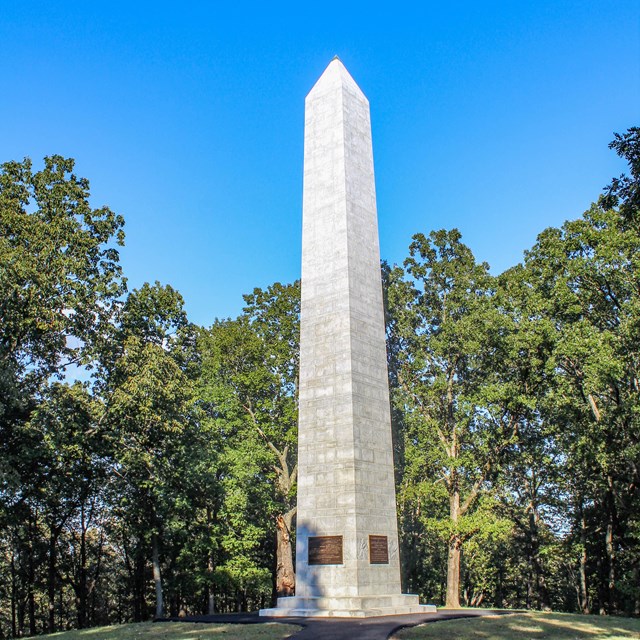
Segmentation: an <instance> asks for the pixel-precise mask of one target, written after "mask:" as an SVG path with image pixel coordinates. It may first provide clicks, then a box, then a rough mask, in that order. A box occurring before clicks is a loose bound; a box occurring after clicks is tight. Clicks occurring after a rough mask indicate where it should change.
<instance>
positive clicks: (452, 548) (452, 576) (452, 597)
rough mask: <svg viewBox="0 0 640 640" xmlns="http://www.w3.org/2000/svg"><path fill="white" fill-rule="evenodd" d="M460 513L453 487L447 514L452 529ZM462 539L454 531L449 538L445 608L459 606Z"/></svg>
mask: <svg viewBox="0 0 640 640" xmlns="http://www.w3.org/2000/svg"><path fill="white" fill-rule="evenodd" d="M459 513H460V493H459V492H458V491H457V490H456V489H454V490H453V492H452V493H451V495H450V497H449V516H450V518H451V522H452V524H453V527H454V530H455V527H456V525H457V524H458V515H459ZM461 547H462V539H461V538H460V534H458V533H457V532H454V533H452V534H451V536H450V538H449V550H448V555H447V599H446V604H445V606H446V607H447V609H459V608H460V549H461Z"/></svg>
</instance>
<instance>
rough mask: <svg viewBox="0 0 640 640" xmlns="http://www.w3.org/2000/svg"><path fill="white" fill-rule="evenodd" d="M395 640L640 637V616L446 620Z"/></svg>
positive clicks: (627, 639) (550, 615)
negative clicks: (638, 617) (637, 617)
mask: <svg viewBox="0 0 640 640" xmlns="http://www.w3.org/2000/svg"><path fill="white" fill-rule="evenodd" d="M393 637H394V639H395V640H430V639H432V638H433V639H435V638H437V640H630V639H633V640H640V620H638V619H635V618H615V617H606V616H582V615H573V614H565V613H542V612H530V613H519V614H514V615H505V616H483V617H481V618H466V619H461V620H443V621H441V622H434V623H429V624H425V625H421V626H419V627H412V628H410V629H403V630H402V631H399V632H398V633H396V634H395V635H394V636H393Z"/></svg>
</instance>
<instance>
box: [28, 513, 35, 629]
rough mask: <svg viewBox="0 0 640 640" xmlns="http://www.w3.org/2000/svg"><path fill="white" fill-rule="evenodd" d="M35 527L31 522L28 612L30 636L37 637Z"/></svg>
mask: <svg viewBox="0 0 640 640" xmlns="http://www.w3.org/2000/svg"><path fill="white" fill-rule="evenodd" d="M34 529H35V526H33V523H32V522H29V533H30V536H29V561H28V562H29V565H28V567H29V569H28V583H27V611H28V615H29V635H32V636H35V635H36V597H35V593H34V592H33V586H34V584H35V581H36V570H35V566H34V558H33V554H34V551H33V541H34V540H35V539H36V538H35V531H34Z"/></svg>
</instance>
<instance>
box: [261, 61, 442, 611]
mask: <svg viewBox="0 0 640 640" xmlns="http://www.w3.org/2000/svg"><path fill="white" fill-rule="evenodd" d="M302 236H303V239H302V300H301V318H300V324H301V335H300V387H299V393H300V416H299V435H298V438H299V440H298V465H299V472H298V513H297V530H296V540H297V545H296V595H295V596H294V597H290V598H279V599H278V604H277V607H276V608H274V609H265V610H263V611H261V612H260V613H261V615H271V616H340V617H368V616H377V615H391V614H401V613H424V612H426V611H429V610H435V607H423V606H420V605H419V603H418V596H413V595H403V594H402V593H401V587H400V564H399V558H398V533H397V516H396V500H395V485H394V471H393V449H392V442H391V421H390V409H389V388H388V378H387V360H386V344H385V326H384V312H383V302H382V284H381V273H380V250H379V245H378V225H377V212H376V195H375V184H374V174H373V152H372V145H371V122H370V116H369V102H368V100H367V98H366V97H365V96H364V94H363V93H362V91H361V90H360V88H359V87H358V86H357V85H356V83H355V82H354V80H353V78H351V76H350V75H349V73H348V72H347V70H346V69H345V68H344V66H343V65H342V63H341V62H340V61H339V60H338V59H337V58H336V59H334V60H333V61H332V62H331V63H330V64H329V66H328V67H327V69H326V70H325V72H324V73H323V74H322V76H321V78H320V79H319V80H318V82H317V83H316V85H315V86H314V87H313V89H312V90H311V92H310V93H309V95H308V96H307V98H306V101H305V146H304V195H303V231H302Z"/></svg>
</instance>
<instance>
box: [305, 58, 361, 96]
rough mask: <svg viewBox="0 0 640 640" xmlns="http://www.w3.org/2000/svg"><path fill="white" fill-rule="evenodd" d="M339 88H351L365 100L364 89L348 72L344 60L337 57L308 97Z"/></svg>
mask: <svg viewBox="0 0 640 640" xmlns="http://www.w3.org/2000/svg"><path fill="white" fill-rule="evenodd" d="M337 86H347V87H350V88H351V90H352V91H355V92H356V93H359V94H361V95H362V97H364V98H365V100H366V97H365V95H364V94H363V93H362V89H360V87H359V86H358V85H357V84H356V81H355V80H354V79H353V78H352V77H351V74H350V73H349V72H348V71H347V69H346V67H345V66H344V64H342V60H340V58H339V57H338V56H337V55H336V56H334V57H333V59H332V60H331V62H330V63H329V64H328V65H327V68H326V69H325V70H324V71H323V73H322V75H321V76H320V78H319V79H318V81H317V82H316V83H315V85H313V88H312V89H311V91H309V94H308V95H307V98H309V97H310V96H312V95H313V94H316V93H321V92H324V91H328V90H329V89H331V88H334V87H337Z"/></svg>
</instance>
